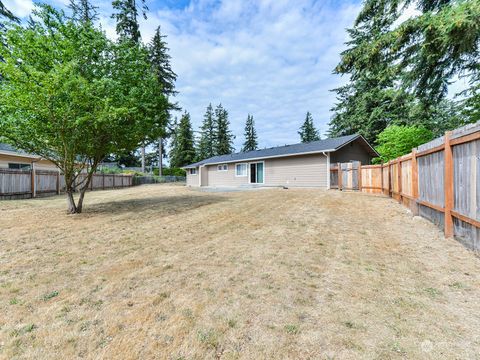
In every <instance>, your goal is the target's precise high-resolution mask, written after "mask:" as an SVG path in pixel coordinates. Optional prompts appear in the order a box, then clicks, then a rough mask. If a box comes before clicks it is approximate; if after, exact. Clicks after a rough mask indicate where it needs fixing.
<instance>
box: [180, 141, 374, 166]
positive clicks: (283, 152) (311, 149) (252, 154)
mask: <svg viewBox="0 0 480 360" xmlns="http://www.w3.org/2000/svg"><path fill="white" fill-rule="evenodd" d="M356 138H362V139H363V137H362V136H361V135H358V134H356V135H347V136H341V137H337V138H328V139H324V140H318V141H312V142H309V143H298V144H293V145H285V146H277V147H272V148H268V149H261V150H254V151H247V152H238V153H234V154H228V155H219V156H214V157H211V158H209V159H205V160H202V161H199V162H196V163H194V164H190V165H187V166H184V168H186V169H188V168H194V167H198V166H200V165H206V164H217V163H228V162H235V161H242V160H251V159H261V158H268V157H281V156H288V155H295V154H303V153H315V152H322V151H335V150H337V149H339V148H340V147H342V146H343V145H345V144H347V143H349V142H351V141H353V140H355V139H356ZM363 140H364V141H365V142H366V140H365V139H363ZM367 144H368V143H367ZM372 153H375V150H373V148H372ZM375 156H378V154H376V155H375Z"/></svg>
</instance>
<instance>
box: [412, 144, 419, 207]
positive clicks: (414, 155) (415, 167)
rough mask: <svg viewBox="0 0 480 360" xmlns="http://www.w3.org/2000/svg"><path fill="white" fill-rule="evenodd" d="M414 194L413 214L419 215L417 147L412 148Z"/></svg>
mask: <svg viewBox="0 0 480 360" xmlns="http://www.w3.org/2000/svg"><path fill="white" fill-rule="evenodd" d="M412 196H413V201H412V205H411V209H412V213H413V215H418V204H417V199H418V164H417V149H413V150H412Z"/></svg>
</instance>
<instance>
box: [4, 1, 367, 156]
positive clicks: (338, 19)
mask: <svg viewBox="0 0 480 360" xmlns="http://www.w3.org/2000/svg"><path fill="white" fill-rule="evenodd" d="M48 2H49V3H51V4H53V5H55V6H58V7H65V5H66V4H67V3H68V0H49V1H48ZM93 2H94V3H95V4H96V5H97V6H100V15H101V19H100V22H101V23H102V27H103V28H104V29H105V31H106V32H107V34H108V35H109V36H111V37H115V23H114V20H112V19H110V14H111V12H112V9H111V5H110V4H111V1H93ZM4 3H5V5H6V6H7V8H9V9H11V10H12V11H13V12H14V13H15V14H17V15H18V16H21V17H25V16H28V14H29V13H30V11H31V9H32V6H33V5H32V1H31V0H4ZM147 5H148V7H149V8H150V12H149V14H148V20H146V21H144V20H142V22H141V31H142V38H143V41H145V42H148V41H149V40H150V38H151V36H152V34H153V32H154V30H155V28H156V27H157V26H158V25H161V26H162V30H163V33H164V34H165V35H167V36H168V37H167V42H168V44H169V47H170V49H171V50H170V54H171V56H172V66H173V69H174V71H175V72H176V73H177V74H178V81H177V90H178V91H179V95H178V96H177V100H178V102H179V104H180V106H182V107H183V108H184V109H186V110H187V111H189V112H190V114H191V116H192V121H193V125H194V128H195V130H198V127H199V126H200V124H201V121H202V117H203V114H204V112H205V108H206V107H207V105H208V104H209V103H210V102H211V103H212V104H213V105H216V104H218V103H222V104H223V105H224V107H225V108H226V109H228V110H229V113H230V121H231V128H232V130H233V132H234V133H235V134H236V135H237V138H236V140H235V146H236V148H237V150H238V149H239V148H240V147H241V144H242V142H243V128H244V124H245V120H246V118H247V114H249V113H250V114H252V115H253V116H254V119H255V122H256V127H257V132H258V135H259V144H260V146H261V147H270V146H275V145H283V144H288V143H295V142H298V141H299V137H298V134H297V131H298V128H299V127H300V125H301V123H302V122H303V120H304V118H305V113H306V112H307V111H310V112H311V113H312V114H313V118H314V121H315V124H316V126H317V127H318V128H319V129H320V131H321V133H322V135H324V134H325V132H326V131H327V129H328V122H329V120H330V117H331V115H332V114H331V112H330V108H331V107H332V105H333V104H334V101H335V96H334V94H333V93H332V92H330V90H331V89H333V88H335V87H337V86H339V85H341V84H343V83H344V82H345V81H346V80H347V79H345V78H341V77H339V76H337V75H332V70H333V68H334V67H335V65H336V64H337V63H338V61H339V53H340V52H341V50H342V49H344V42H345V41H346V40H347V38H346V33H345V28H346V27H349V26H351V25H352V23H353V20H354V19H355V17H356V15H357V14H358V12H359V10H360V5H361V4H360V2H359V1H329V0H325V1H313V0H216V1H214V0H163V1H148V0H147Z"/></svg>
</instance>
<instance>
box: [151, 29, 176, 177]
mask: <svg viewBox="0 0 480 360" xmlns="http://www.w3.org/2000/svg"><path fill="white" fill-rule="evenodd" d="M164 38H166V35H162V34H161V32H160V26H159V27H158V28H157V30H156V31H155V35H154V36H153V38H152V41H151V42H150V44H149V45H148V53H149V59H150V63H151V64H152V67H153V70H154V72H155V74H156V76H157V81H158V83H159V86H161V88H162V91H163V93H164V94H165V96H167V97H170V96H175V95H176V93H177V92H176V91H175V81H176V80H177V74H175V72H173V70H172V67H171V65H170V59H171V56H170V55H169V54H168V50H169V49H168V47H167V42H166V41H165V40H164ZM174 109H175V110H180V108H179V107H178V105H177V104H176V103H173V102H172V101H171V100H170V99H169V102H168V110H174ZM166 115H167V117H168V118H170V114H169V112H167V114H166ZM165 136H166V133H165V134H163V135H162V136H161V137H160V138H159V139H158V140H157V149H158V163H159V175H160V176H161V175H162V162H163V156H164V155H163V154H164V152H163V143H164V138H165Z"/></svg>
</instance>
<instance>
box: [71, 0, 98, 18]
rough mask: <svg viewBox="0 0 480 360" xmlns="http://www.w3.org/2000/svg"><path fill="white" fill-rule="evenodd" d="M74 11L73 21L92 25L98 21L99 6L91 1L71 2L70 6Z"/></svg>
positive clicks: (79, 0)
mask: <svg viewBox="0 0 480 360" xmlns="http://www.w3.org/2000/svg"><path fill="white" fill-rule="evenodd" d="M68 7H69V8H70V9H71V10H72V19H74V20H75V21H79V22H81V23H84V24H86V23H91V22H94V21H95V20H97V19H98V12H97V9H98V6H94V5H92V4H91V3H90V1H89V0H70V5H69V6H68Z"/></svg>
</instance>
